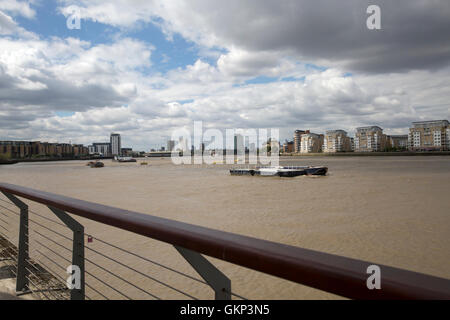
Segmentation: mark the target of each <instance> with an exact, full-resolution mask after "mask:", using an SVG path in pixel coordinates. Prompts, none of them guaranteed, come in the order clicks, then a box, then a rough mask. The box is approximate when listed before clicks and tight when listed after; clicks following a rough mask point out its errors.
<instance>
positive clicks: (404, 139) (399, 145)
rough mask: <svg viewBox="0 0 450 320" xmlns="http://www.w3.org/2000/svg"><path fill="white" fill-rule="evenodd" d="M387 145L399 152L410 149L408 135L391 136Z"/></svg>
mask: <svg viewBox="0 0 450 320" xmlns="http://www.w3.org/2000/svg"><path fill="white" fill-rule="evenodd" d="M387 144H388V146H389V147H390V148H393V149H398V150H406V149H408V135H407V134H405V135H390V136H387Z"/></svg>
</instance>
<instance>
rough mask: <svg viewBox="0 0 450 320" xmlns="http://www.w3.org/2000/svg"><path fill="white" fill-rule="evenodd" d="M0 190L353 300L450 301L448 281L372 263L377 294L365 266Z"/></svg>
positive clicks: (7, 187)
mask: <svg viewBox="0 0 450 320" xmlns="http://www.w3.org/2000/svg"><path fill="white" fill-rule="evenodd" d="M0 191H3V192H6V193H10V194H14V195H16V196H19V197H23V198H26V199H29V200H32V201H35V202H38V203H41V204H44V205H47V206H51V207H55V208H58V209H61V210H64V211H67V212H69V213H72V214H74V215H77V216H80V217H83V218H87V219H90V220H93V221H97V222H100V223H103V224H107V225H110V226H113V227H117V228H120V229H123V230H127V231H131V232H134V233H136V234H140V235H143V236H146V237H150V238H152V239H156V240H159V241H162V242H166V243H169V244H172V245H175V246H180V247H184V248H186V249H189V250H192V251H196V252H199V253H201V254H204V255H207V256H210V257H214V258H217V259H221V260H224V261H227V262H231V263H233V264H236V265H239V266H242V267H246V268H249V269H252V270H257V271H260V272H263V273H266V274H269V275H273V276H277V277H280V278H283V279H286V280H290V281H293V282H296V283H299V284H303V285H306V286H309V287H312V288H316V289H320V290H323V291H326V292H330V293H334V294H337V295H340V296H343V297H347V298H352V299H450V280H448V279H443V278H438V277H434V276H430V275H425V274H421V273H417V272H412V271H407V270H402V269H398V268H393V267H389V266H384V265H380V264H377V265H378V266H379V267H380V268H381V290H376V289H375V290H369V289H368V288H367V285H366V281H367V278H368V276H369V275H368V274H367V273H366V272H367V267H368V266H370V265H373V264H374V263H370V262H367V261H362V260H356V259H350V258H346V257H342V256H338V255H333V254H328V253H322V252H318V251H313V250H308V249H303V248H298V247H294V246H289V245H284V244H280V243H275V242H270V241H266V240H260V239H256V238H251V237H246V236H242V235H238V234H233V233H229V232H224V231H218V230H214V229H209V228H204V227H200V226H195V225H192V224H187V223H183V222H178V221H174V220H169V219H164V218H159V217H155V216H151V215H147V214H142V213H138V212H133V211H128V210H124V209H119V208H114V207H109V206H105V205H101V204H97V203H92V202H88V201H83V200H78V199H73V198H69V197H66V196H61V195H56V194H52V193H48V192H43V191H38V190H34V189H30V188H26V187H21V186H16V185H12V184H7V183H0Z"/></svg>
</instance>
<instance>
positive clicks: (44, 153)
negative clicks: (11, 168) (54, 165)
mask: <svg viewBox="0 0 450 320" xmlns="http://www.w3.org/2000/svg"><path fill="white" fill-rule="evenodd" d="M88 153H89V151H88V148H86V147H84V146H83V145H78V144H75V145H72V144H68V143H48V142H40V141H0V155H2V156H3V157H7V158H11V159H26V158H38V157H50V158H52V157H59V158H61V157H78V156H83V155H87V154H88Z"/></svg>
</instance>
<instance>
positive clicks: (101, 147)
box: [92, 142, 111, 157]
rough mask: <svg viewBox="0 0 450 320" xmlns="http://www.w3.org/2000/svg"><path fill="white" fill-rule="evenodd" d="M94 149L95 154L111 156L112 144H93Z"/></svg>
mask: <svg viewBox="0 0 450 320" xmlns="http://www.w3.org/2000/svg"><path fill="white" fill-rule="evenodd" d="M92 145H93V147H94V153H98V154H100V155H102V156H104V157H109V156H111V143H109V142H96V143H93V144H92Z"/></svg>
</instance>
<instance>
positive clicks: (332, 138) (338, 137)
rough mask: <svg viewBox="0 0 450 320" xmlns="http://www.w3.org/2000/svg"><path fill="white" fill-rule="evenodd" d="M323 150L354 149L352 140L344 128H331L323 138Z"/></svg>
mask: <svg viewBox="0 0 450 320" xmlns="http://www.w3.org/2000/svg"><path fill="white" fill-rule="evenodd" d="M322 150H323V152H326V153H335V152H347V151H352V141H351V139H350V138H349V137H348V136H347V132H345V131H344V130H329V131H327V132H326V134H325V136H324V140H323V147H322Z"/></svg>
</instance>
